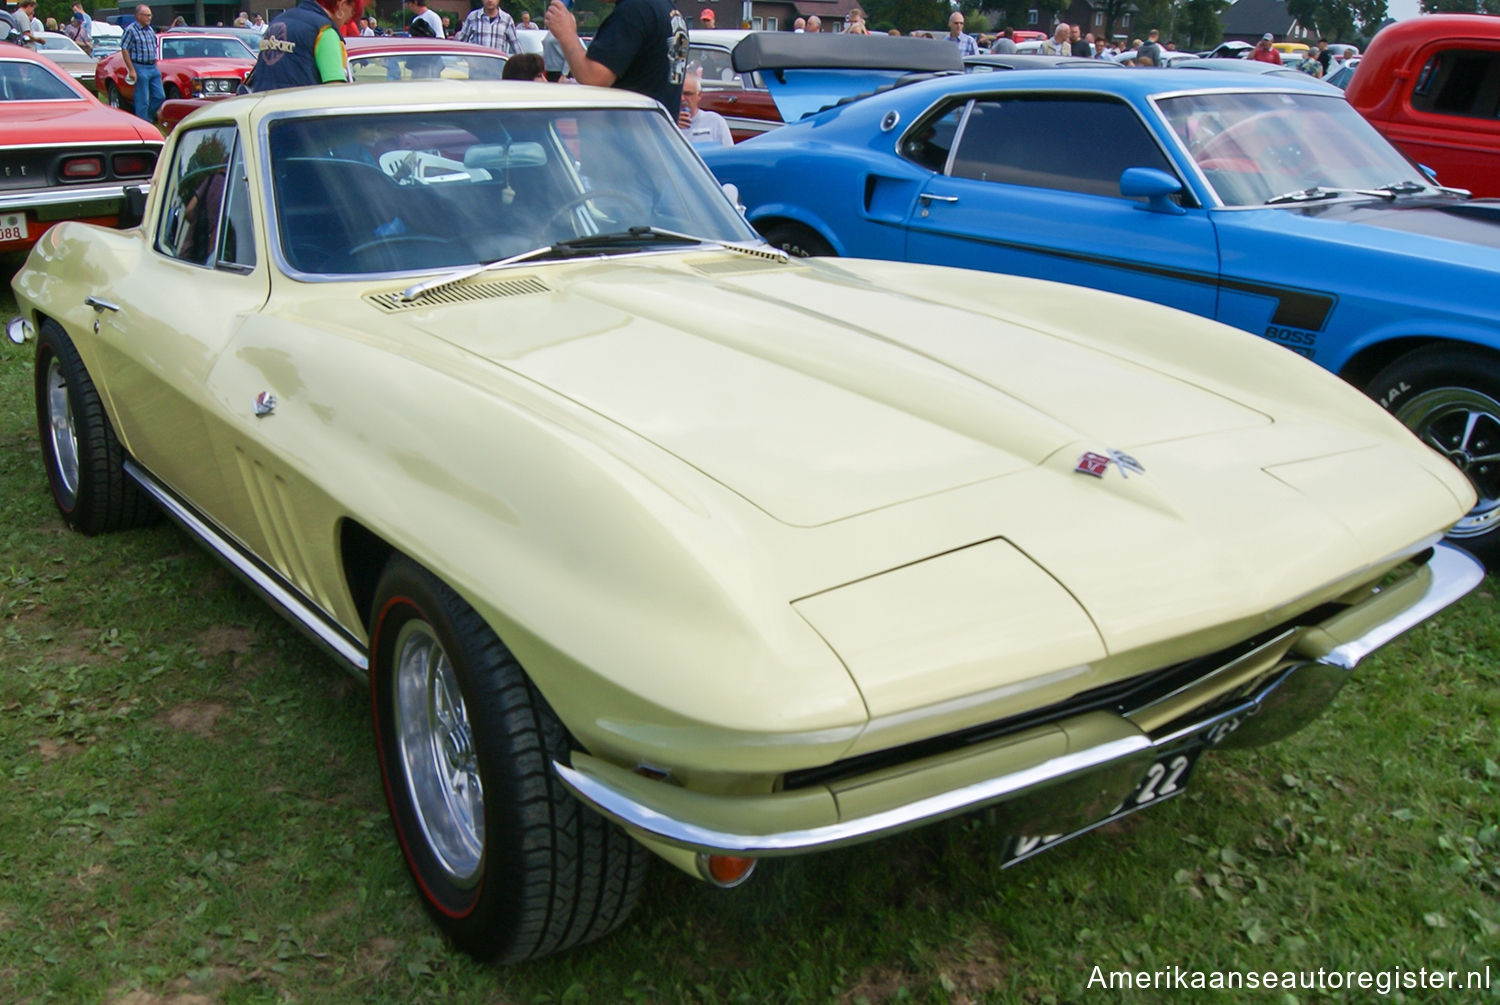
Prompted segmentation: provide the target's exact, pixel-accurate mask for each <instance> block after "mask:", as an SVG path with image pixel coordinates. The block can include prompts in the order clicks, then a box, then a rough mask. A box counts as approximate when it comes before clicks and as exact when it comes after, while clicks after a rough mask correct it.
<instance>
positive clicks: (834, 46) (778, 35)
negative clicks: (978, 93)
mask: <svg viewBox="0 0 1500 1005" xmlns="http://www.w3.org/2000/svg"><path fill="white" fill-rule="evenodd" d="M730 59H731V61H732V63H733V65H734V68H735V70H736V71H737V72H739V73H748V72H750V71H752V70H814V69H816V70H906V71H908V72H925V73H936V72H937V71H939V70H962V69H963V68H964V63H963V57H961V56H960V55H959V53H958V46H956V45H951V44H943V43H940V42H935V41H934V40H933V39H930V38H910V37H907V36H904V35H903V36H894V35H842V34H840V35H834V34H826V35H825V34H822V33H820V32H819V33H813V34H806V33H803V34H800V35H799V34H797V33H795V32H778V31H766V32H755V33H754V34H751V35H747V36H745V39H744V41H742V42H740V44H739V45H737V46H735V47H734V52H733V53H731V54H730Z"/></svg>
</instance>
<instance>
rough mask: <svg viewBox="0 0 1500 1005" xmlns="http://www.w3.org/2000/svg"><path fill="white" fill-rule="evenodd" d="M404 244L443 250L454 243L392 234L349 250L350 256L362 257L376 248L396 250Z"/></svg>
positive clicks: (415, 235)
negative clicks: (436, 247) (421, 245)
mask: <svg viewBox="0 0 1500 1005" xmlns="http://www.w3.org/2000/svg"><path fill="white" fill-rule="evenodd" d="M403 244H412V245H417V244H423V245H433V244H436V245H439V246H440V247H443V248H451V247H452V242H451V241H448V240H446V239H444V238H441V237H436V236H434V235H432V234H392V235H390V236H389V237H372V238H371V239H370V240H368V241H361V242H360V243H359V244H356V245H355V246H354V247H352V248H350V249H349V254H350V255H360V254H363V253H364V252H366V251H373V250H374V249H376V248H388V249H389V248H396V247H399V246H400V245H403Z"/></svg>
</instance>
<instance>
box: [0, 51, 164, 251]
mask: <svg viewBox="0 0 1500 1005" xmlns="http://www.w3.org/2000/svg"><path fill="white" fill-rule="evenodd" d="M161 146H162V141H161V134H160V133H158V132H157V131H156V130H155V129H154V128H152V127H151V125H149V124H148V123H145V122H142V121H141V120H140V119H138V118H136V117H135V116H134V115H130V114H128V113H126V112H121V111H117V110H115V109H113V108H105V107H104V106H103V105H101V104H99V102H97V101H95V100H94V96H93V95H91V94H90V93H89V92H88V91H86V90H84V89H83V87H82V86H81V85H80V84H79V83H78V82H77V81H75V80H73V78H72V77H70V76H68V75H67V74H66V73H64V72H63V71H61V70H59V69H58V68H57V66H56V65H55V64H53V63H52V62H51V61H50V60H48V59H46V58H44V57H41V56H38V55H37V54H36V53H34V52H32V51H31V50H29V49H25V48H22V47H21V46H19V45H9V44H7V43H0V252H11V251H22V250H25V249H26V248H29V247H31V245H33V244H35V243H36V241H37V239H38V238H39V237H41V236H42V234H43V233H44V232H45V231H46V230H47V228H48V227H50V226H52V225H53V224H54V223H57V222H59V221H61V220H84V221H87V222H89V223H99V224H104V225H105V226H114V225H115V224H116V223H117V222H118V220H119V215H120V210H121V208H122V207H123V205H124V202H125V187H126V186H127V185H133V186H139V187H140V188H142V189H145V188H146V187H147V186H148V185H149V183H150V180H151V173H152V172H153V171H154V170H155V169H156V158H157V155H158V154H159V153H160V152H161Z"/></svg>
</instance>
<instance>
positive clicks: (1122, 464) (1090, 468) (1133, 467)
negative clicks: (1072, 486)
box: [1073, 450, 1146, 478]
mask: <svg viewBox="0 0 1500 1005" xmlns="http://www.w3.org/2000/svg"><path fill="white" fill-rule="evenodd" d="M1111 463H1113V464H1114V465H1115V467H1117V468H1119V469H1120V477H1121V478H1129V477H1130V474H1129V472H1131V471H1134V472H1135V473H1136V474H1138V475H1143V474H1145V473H1146V469H1145V468H1144V467H1143V466H1142V465H1141V462H1140V461H1138V460H1136V459H1135V458H1134V457H1131V456H1130V455H1129V454H1127V453H1124V452H1122V451H1119V450H1110V451H1108V452H1107V453H1103V454H1096V453H1094V452H1093V451H1092V450H1090V451H1087V452H1086V453H1085V454H1084V455H1083V456H1082V457H1080V458H1078V464H1077V466H1076V467H1074V468H1073V470H1074V471H1077V472H1078V473H1079V474H1084V475H1093V476H1094V477H1095V478H1103V477H1104V472H1105V471H1107V470H1109V466H1110V464H1111Z"/></svg>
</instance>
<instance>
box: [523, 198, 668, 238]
mask: <svg viewBox="0 0 1500 1005" xmlns="http://www.w3.org/2000/svg"><path fill="white" fill-rule="evenodd" d="M595 199H614V200H615V201H617V202H621V203H624V204H625V206H626V207H628V208H629V209H631V210H634V211H637V212H643V211H644V210H645V207H644V206H642V205H641V204H640V201H639V200H638V199H636V197H635V196H633V195H631V194H630V193H628V192H622V191H621V190H620V189H617V188H596V189H592V190H590V191H588V192H580V193H578V194H577V195H575V196H574V197H573V198H571V199H569V200H568V201H567V202H565V203H563V204H562V205H561V206H559V207H557V209H555V210H553V211H552V213H551V215H549V216H548V217H547V219H545V220H543V221H542V226H541V229H542V230H544V231H546V230H551V229H552V225H553V224H554V223H556V222H558V221H559V220H561V219H562V218H563V217H565V216H567V215H568V214H569V213H571V212H573V210H575V209H577V208H578V207H579V206H582V205H584V204H586V203H589V202H593V201H594V200H595Z"/></svg>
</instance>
